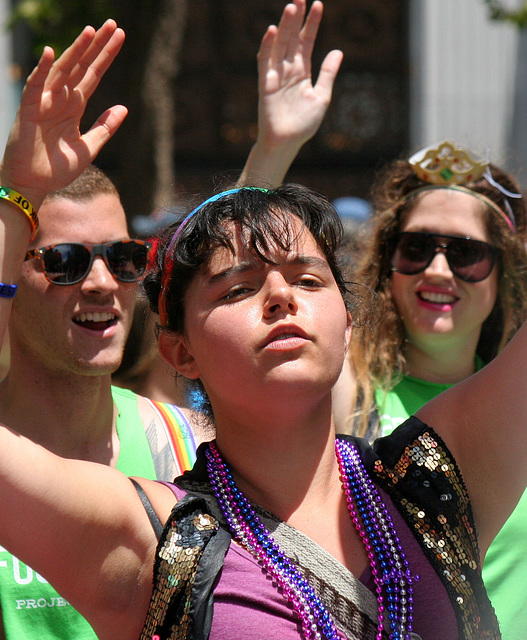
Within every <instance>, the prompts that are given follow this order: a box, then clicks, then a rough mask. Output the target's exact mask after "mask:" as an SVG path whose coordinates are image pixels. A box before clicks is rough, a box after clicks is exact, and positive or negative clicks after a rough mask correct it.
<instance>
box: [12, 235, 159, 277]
mask: <svg viewBox="0 0 527 640" xmlns="http://www.w3.org/2000/svg"><path fill="white" fill-rule="evenodd" d="M151 248H152V243H151V242H146V241H144V240H120V241H118V242H105V243H104V244H79V243H77V242H65V243H63V244H52V245H50V246H48V247H40V248H39V249H31V251H28V252H27V253H26V258H25V259H26V260H30V259H31V258H38V259H39V260H40V263H41V264H42V268H43V269H44V275H45V276H46V279H47V280H48V281H49V282H51V283H52V284H58V285H70V284H78V283H79V282H82V280H84V278H86V276H87V275H88V274H89V273H90V270H91V267H92V264H93V261H94V259H95V257H96V256H101V257H102V258H103V260H104V262H105V264H106V266H107V267H108V269H109V271H110V273H111V274H112V276H113V277H114V278H115V279H116V280H119V282H137V281H138V280H139V279H140V278H141V276H142V275H143V273H144V270H145V267H146V263H147V261H148V254H149V252H150V249H151Z"/></svg>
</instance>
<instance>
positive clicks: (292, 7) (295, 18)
mask: <svg viewBox="0 0 527 640" xmlns="http://www.w3.org/2000/svg"><path fill="white" fill-rule="evenodd" d="M305 14H306V3H305V0H294V4H288V5H287V6H286V7H285V9H284V12H283V14H282V19H281V20H280V24H279V25H278V37H277V47H276V54H277V56H278V60H289V61H292V60H293V59H294V57H295V55H296V52H297V51H298V42H299V39H300V31H301V29H302V24H303V23H304V16H305Z"/></svg>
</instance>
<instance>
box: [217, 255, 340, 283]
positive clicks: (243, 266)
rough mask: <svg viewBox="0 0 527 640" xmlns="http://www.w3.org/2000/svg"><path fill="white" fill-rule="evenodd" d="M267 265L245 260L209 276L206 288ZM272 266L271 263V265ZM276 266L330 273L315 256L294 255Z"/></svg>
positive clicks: (323, 261)
mask: <svg viewBox="0 0 527 640" xmlns="http://www.w3.org/2000/svg"><path fill="white" fill-rule="evenodd" d="M266 264H267V263H265V262H264V261H263V260H258V259H253V260H245V261H244V262H240V263H239V264H235V265H233V266H232V267H228V268H227V269H224V270H223V271H220V272H219V273H215V274H214V275H212V276H210V278H209V279H208V280H207V282H206V285H205V286H207V287H213V286H215V285H217V284H219V283H221V282H223V281H225V280H227V278H230V277H232V276H237V275H240V274H243V273H247V272H249V271H256V270H258V269H262V268H263V267H264V266H265V265H266ZM271 264H273V263H271ZM277 264H285V265H286V266H290V265H291V266H296V265H306V266H312V267H318V268H319V269H324V270H325V271H331V269H330V267H329V264H328V263H327V262H326V260H324V259H322V258H318V257H316V256H305V255H298V254H297V255H295V256H294V257H292V258H290V259H287V260H284V261H283V263H277Z"/></svg>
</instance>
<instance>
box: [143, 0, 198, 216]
mask: <svg viewBox="0 0 527 640" xmlns="http://www.w3.org/2000/svg"><path fill="white" fill-rule="evenodd" d="M187 9H188V0H163V2H162V4H161V7H160V10H159V12H158V15H157V24H156V25H155V26H154V31H153V35H152V42H151V46H150V51H149V54H148V56H147V61H146V65H145V70H144V79H143V100H144V103H145V107H146V117H147V118H148V119H150V120H151V122H152V128H153V138H154V139H153V143H154V149H155V153H154V167H155V173H154V181H153V203H154V205H156V206H162V205H163V203H164V202H168V203H170V202H172V201H173V199H174V195H175V194H174V187H175V177H176V171H175V164H174V152H175V144H174V143H175V140H174V129H175V111H176V109H175V91H176V88H175V85H174V80H175V78H176V76H177V74H178V71H179V69H180V51H181V46H182V42H183V36H184V27H185V24H186V17H187Z"/></svg>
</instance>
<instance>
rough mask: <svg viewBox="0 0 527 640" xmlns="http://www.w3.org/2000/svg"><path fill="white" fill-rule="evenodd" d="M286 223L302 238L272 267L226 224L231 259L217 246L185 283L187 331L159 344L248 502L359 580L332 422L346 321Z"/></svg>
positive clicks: (308, 244) (319, 256)
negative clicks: (196, 390)
mask: <svg viewBox="0 0 527 640" xmlns="http://www.w3.org/2000/svg"><path fill="white" fill-rule="evenodd" d="M292 220H293V223H294V225H295V227H296V231H299V232H300V233H299V234H298V238H297V241H296V242H295V243H294V245H293V247H292V248H291V251H289V252H283V251H281V250H271V251H270V253H269V258H270V259H272V260H273V262H275V263H276V264H267V263H265V262H263V261H261V260H258V259H255V257H254V256H253V255H252V254H251V253H250V252H248V251H247V250H246V246H247V242H246V241H244V238H243V237H241V236H240V234H239V233H238V232H237V231H236V230H235V229H234V228H233V232H234V238H233V240H234V246H235V249H236V254H235V255H232V254H231V253H230V252H229V251H227V250H223V249H219V250H218V251H217V252H216V253H215V254H213V256H212V258H211V260H210V262H209V264H208V265H207V266H206V268H204V269H203V270H202V271H201V272H200V273H198V274H197V275H196V276H195V277H194V279H193V281H192V283H191V284H190V287H189V289H188V291H187V293H186V296H185V333H184V335H182V336H174V335H170V334H166V333H163V332H162V333H161V335H160V348H161V352H162V353H163V355H164V356H165V358H166V359H167V360H168V361H169V362H170V363H171V364H172V365H173V366H175V367H176V369H177V370H178V371H179V372H180V373H182V374H183V375H186V376H187V377H191V378H200V380H201V382H202V383H203V384H204V386H205V389H206V391H207V393H208V395H209V398H210V400H211V403H212V406H213V409H214V417H215V425H216V440H217V443H218V447H219V448H220V450H221V451H222V454H223V455H224V456H225V458H226V459H227V460H229V461H231V469H232V471H233V474H234V476H235V478H236V480H237V482H238V484H239V486H240V488H241V489H242V490H243V491H244V492H245V493H246V495H247V496H248V497H249V498H250V499H251V500H253V501H254V502H256V503H258V504H260V505H262V506H264V507H266V508H268V509H269V510H271V511H272V512H273V513H275V514H277V515H278V516H279V517H281V518H283V519H284V520H286V521H287V522H288V523H289V524H291V525H293V526H295V527H297V528H299V529H300V530H302V531H303V532H304V533H306V534H307V535H309V536H310V537H312V539H313V540H315V541H317V542H318V543H319V544H321V545H322V546H323V547H324V548H326V549H327V550H328V551H329V552H330V553H332V554H333V555H334V556H335V557H336V558H337V559H339V561H340V562H342V563H343V564H345V565H346V566H347V567H349V568H350V569H351V570H352V571H354V572H355V573H356V575H360V574H361V573H362V571H363V570H364V568H365V566H366V564H367V558H366V556H365V555H364V549H363V546H362V544H361V542H360V539H359V538H357V537H356V534H355V532H354V530H353V528H352V527H351V526H350V523H349V516H348V513H347V507H346V503H345V500H344V499H343V494H342V491H341V480H340V475H339V470H338V466H337V463H336V460H335V455H334V430H333V428H332V422H331V388H332V386H333V385H334V383H335V381H336V379H337V377H338V375H339V373H340V370H341V368H342V363H343V360H344V357H345V354H346V350H347V347H348V344H349V339H350V333H351V328H350V322H351V319H350V316H349V314H348V313H347V311H346V307H345V303H344V300H343V298H342V295H341V293H340V291H339V289H338V287H337V284H336V282H335V279H334V277H333V274H332V272H331V270H330V268H329V266H328V264H327V262H326V259H325V257H324V254H323V253H322V251H321V250H320V248H319V247H318V245H317V243H316V241H315V240H314V238H313V237H312V236H311V234H310V233H309V232H307V231H305V230H303V229H302V228H301V226H300V224H301V223H300V222H299V221H297V219H296V218H292ZM262 474H263V476H265V477H266V479H267V481H266V482H265V483H262V481H261V479H262ZM315 476H316V479H315ZM279 487H281V488H280V489H279ZM328 487H331V490H330V491H329V493H328ZM312 509H316V511H317V513H319V514H325V515H324V516H323V517H324V518H326V523H327V527H323V528H321V527H320V523H317V522H316V521H315V520H314V519H313V518H312ZM328 529H329V530H331V531H332V534H331V535H330V534H329V533H328Z"/></svg>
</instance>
